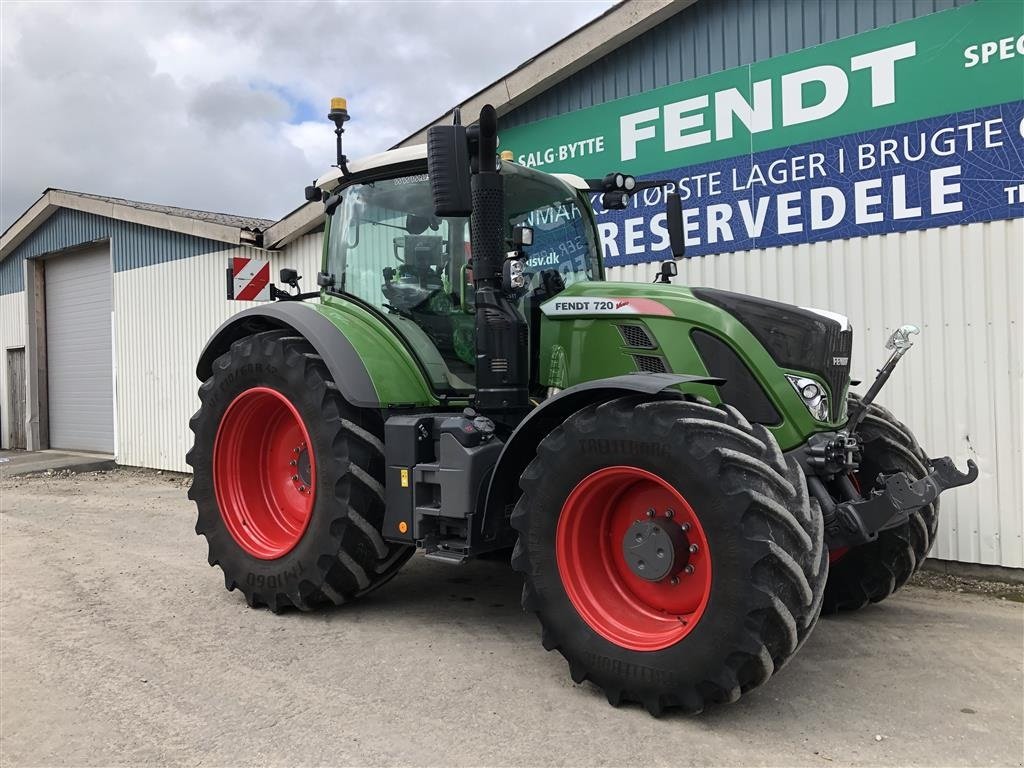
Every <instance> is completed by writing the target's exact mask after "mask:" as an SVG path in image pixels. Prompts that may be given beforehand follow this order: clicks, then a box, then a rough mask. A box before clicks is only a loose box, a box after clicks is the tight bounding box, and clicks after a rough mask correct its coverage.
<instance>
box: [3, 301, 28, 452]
mask: <svg viewBox="0 0 1024 768" xmlns="http://www.w3.org/2000/svg"><path fill="white" fill-rule="evenodd" d="M24 346H25V292H24V291H19V292H18V293H5V294H2V295H0V354H3V355H4V358H5V359H6V354H7V350H8V349H11V348H12V347H24ZM7 411H8V408H7V366H6V365H0V447H2V448H9V447H10V445H8V441H9V440H10V434H11V429H10V426H11V425H10V421H9V419H10V414H9V413H8V412H7Z"/></svg>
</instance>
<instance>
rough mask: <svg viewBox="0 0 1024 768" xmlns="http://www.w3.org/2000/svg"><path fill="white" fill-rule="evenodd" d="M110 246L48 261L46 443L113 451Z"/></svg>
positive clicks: (56, 446) (83, 449) (103, 245)
mask: <svg viewBox="0 0 1024 768" xmlns="http://www.w3.org/2000/svg"><path fill="white" fill-rule="evenodd" d="M110 269H111V266H110V245H109V244H108V243H103V244H102V245H97V246H93V247H90V248H88V249H85V250H82V251H76V252H74V253H69V254H67V255H65V256H57V257H55V258H53V259H49V260H48V261H47V262H46V369H47V376H48V385H47V391H48V392H49V403H50V411H49V423H50V446H51V447H52V448H70V449H76V450H82V451H100V452H102V453H110V454H112V453H113V452H114V372H113V370H112V368H111V366H112V364H113V355H112V354H111V332H110V301H111V296H110V290H111V289H110Z"/></svg>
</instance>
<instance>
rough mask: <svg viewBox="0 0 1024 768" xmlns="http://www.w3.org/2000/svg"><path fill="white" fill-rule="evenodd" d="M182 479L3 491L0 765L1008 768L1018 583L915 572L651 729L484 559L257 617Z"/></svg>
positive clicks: (1017, 737)
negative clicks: (552, 638) (594, 682)
mask: <svg viewBox="0 0 1024 768" xmlns="http://www.w3.org/2000/svg"><path fill="white" fill-rule="evenodd" d="M187 485H188V478H186V477H183V476H180V475H175V474H168V473H163V474H158V473H153V472H147V471H128V470H117V471H113V472H108V473H94V474H84V475H71V474H69V473H66V472H64V473H55V474H53V475H51V476H36V477H27V478H13V479H11V478H9V479H5V480H0V764H2V765H4V766H7V765H10V766H29V765H40V766H42V765H46V766H50V765H115V764H116V765H125V764H132V765H137V764H152V765H244V764H252V763H258V764H268V765H288V766H292V765H323V764H339V765H340V764H344V765H466V766H471V765H587V766H590V765H627V764H628V765H644V766H652V765H672V766H680V765H710V764H720V765H826V764H836V765H897V764H898V765H911V764H913V765H1017V766H1020V765H1024V736H1022V716H1024V711H1022V710H1024V700H1022V693H1021V691H1022V661H1021V659H1022V656H1021V651H1022V648H1024V605H1022V604H1021V602H1020V601H1021V600H1024V587H1022V586H1021V585H995V584H992V583H988V582H978V581H975V580H967V579H958V578H956V577H952V576H948V575H944V574H936V573H927V574H922V575H920V576H919V577H918V578H917V579H916V581H915V584H914V585H912V586H909V587H907V588H906V589H904V590H903V591H902V592H901V593H900V594H899V595H897V596H896V597H894V598H892V599H890V600H888V601H886V602H885V603H883V604H882V605H879V606H874V607H872V608H870V609H867V610H864V611H862V612H860V613H858V614H855V615H848V616H843V617H840V618H837V619H829V620H823V621H822V622H821V623H820V624H819V625H818V627H817V629H816V630H815V632H814V634H813V635H812V636H811V638H810V640H808V642H807V644H806V645H805V646H804V648H803V649H802V650H801V651H800V653H799V654H798V655H797V656H796V658H795V659H794V660H793V662H792V663H791V664H790V665H789V666H788V667H787V668H786V669H785V670H783V671H782V672H780V673H779V674H778V675H777V676H776V677H775V678H773V679H772V680H771V681H770V682H769V683H768V684H767V685H766V686H764V687H763V688H761V689H759V690H758V691H756V692H754V693H753V694H751V695H749V696H747V697H744V699H742V700H741V701H740V702H739V703H738V704H735V705H732V706H728V707H720V708H717V709H714V710H712V711H709V712H707V713H705V714H704V715H702V716H699V717H696V718H687V717H684V716H679V715H674V716H668V717H665V718H662V719H660V720H655V719H653V718H651V717H649V716H648V715H647V714H646V713H645V712H643V711H642V710H640V709H638V708H634V707H624V708H622V709H612V708H611V707H609V706H608V705H607V704H606V703H605V701H604V698H603V696H602V695H601V694H600V693H599V692H598V691H596V690H595V689H593V688H592V687H590V686H589V685H582V686H577V685H574V684H573V683H572V681H571V680H570V679H569V677H568V671H567V669H566V667H565V664H564V663H563V661H562V660H561V657H560V656H558V655H557V654H548V653H545V652H544V651H543V649H541V647H540V642H539V638H538V631H537V627H536V625H535V621H534V620H533V618H532V617H528V616H524V615H523V614H522V612H521V611H520V610H519V606H518V600H519V584H518V581H517V579H516V577H515V576H514V574H512V573H511V572H510V571H509V569H508V568H507V566H506V565H505V564H503V563H501V562H497V561H482V562H475V563H470V564H468V565H466V566H463V567H461V568H452V567H450V566H444V565H440V564H435V563H430V562H427V561H424V560H423V559H422V558H414V559H413V561H412V562H410V564H409V565H408V566H407V567H406V568H405V569H404V570H403V571H402V572H401V573H400V574H399V576H398V577H397V578H396V579H395V580H394V581H393V582H392V583H391V584H389V585H388V586H386V587H385V588H383V589H382V590H380V591H379V592H377V593H375V594H374V595H373V596H371V597H369V598H367V599H366V600H364V601H362V602H359V603H356V604H354V605H351V606H346V607H343V608H339V609H333V610H328V611H323V612H320V613H315V614H297V613H294V614H289V615H284V616H274V615H272V614H270V613H268V612H266V611H253V610H250V609H248V608H247V607H246V606H245V603H244V601H243V600H242V599H241V597H240V595H239V594H238V593H237V592H236V593H228V592H226V591H225V590H224V589H223V581H222V578H221V576H220V571H219V570H214V569H211V568H209V567H208V566H207V565H206V548H205V544H204V542H203V541H202V540H201V539H199V538H198V537H196V536H195V535H194V533H193V531H192V526H193V523H194V512H193V508H192V505H191V504H190V503H189V502H188V501H187V499H186V498H185V490H186V488H187Z"/></svg>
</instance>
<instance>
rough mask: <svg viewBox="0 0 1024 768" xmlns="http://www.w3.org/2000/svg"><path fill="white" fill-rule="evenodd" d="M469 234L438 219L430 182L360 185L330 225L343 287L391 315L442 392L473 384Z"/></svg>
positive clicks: (459, 223) (333, 264) (459, 224)
mask: <svg viewBox="0 0 1024 768" xmlns="http://www.w3.org/2000/svg"><path fill="white" fill-rule="evenodd" d="M468 230H469V224H468V219H464V218H438V217H436V216H434V214H433V206H432V199H431V196H430V188H429V184H428V182H427V178H426V176H420V177H411V178H403V179H392V180H385V181H378V182H372V183H366V184H360V185H354V186H352V187H350V188H348V189H347V190H345V191H344V192H343V193H342V205H341V207H340V208H339V209H338V210H337V211H336V212H335V214H334V216H333V217H332V220H331V232H330V239H329V248H328V251H329V253H328V269H329V271H331V272H333V273H334V275H335V278H336V281H337V284H338V286H339V287H340V288H341V290H342V291H343V292H345V293H348V294H351V295H353V296H355V297H357V298H358V299H361V300H362V301H364V302H366V303H368V304H371V305H373V306H374V307H376V308H377V309H378V310H380V311H381V312H382V313H383V314H385V315H387V316H388V319H389V320H390V321H392V324H393V325H395V326H396V327H397V328H398V330H399V331H400V332H401V333H402V334H403V336H405V338H406V339H407V341H409V343H410V345H411V346H412V347H413V349H414V350H415V352H416V353H417V355H418V356H419V358H420V360H421V362H423V363H424V367H425V368H426V369H427V371H428V374H429V375H430V377H431V379H432V380H433V382H434V384H435V386H436V387H438V388H439V389H455V390H462V389H471V388H472V384H473V380H474V378H475V377H474V375H473V361H474V349H473V317H472V314H471V312H472V307H473V302H472V296H471V290H472V289H471V288H468V286H471V285H472V273H471V270H470V267H469V265H468ZM467 280H468V286H467ZM467 288H468V290H467Z"/></svg>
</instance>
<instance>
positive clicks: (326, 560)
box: [187, 331, 413, 611]
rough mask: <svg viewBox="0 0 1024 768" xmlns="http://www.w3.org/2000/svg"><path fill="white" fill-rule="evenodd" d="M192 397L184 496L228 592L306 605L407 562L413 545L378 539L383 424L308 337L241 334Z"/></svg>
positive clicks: (376, 579) (377, 582)
mask: <svg viewBox="0 0 1024 768" xmlns="http://www.w3.org/2000/svg"><path fill="white" fill-rule="evenodd" d="M199 399H200V402H201V406H200V409H199V411H198V412H197V413H196V414H195V416H193V417H192V421H191V423H190V426H191V428H192V431H193V432H194V433H195V443H194V445H193V447H192V450H191V451H189V454H188V457H187V461H188V463H189V464H190V465H191V466H192V469H193V473H194V474H193V479H192V488H191V489H190V490H189V498H190V499H192V500H193V501H195V503H196V506H197V507H198V509H199V517H198V520H197V522H196V533H198V534H200V535H202V536H205V537H206V539H207V542H208V544H209V562H210V565H219V566H220V567H221V569H223V571H224V584H225V586H226V587H227V588H228V589H229V590H234V589H239V590H241V592H242V593H243V594H244V595H245V599H246V601H247V602H248V603H249V605H251V606H254V607H255V606H260V605H267V606H269V607H270V609H271V610H273V611H279V610H281V609H283V608H288V607H295V608H299V609H302V610H309V609H311V608H314V607H316V606H318V605H322V604H330V603H333V604H339V603H343V602H345V601H347V600H349V599H351V598H353V597H357V596H359V595H363V594H365V593H367V592H369V591H370V590H372V589H376V588H377V587H379V586H381V585H382V584H384V583H385V582H387V581H388V580H389V579H390V578H391V577H392V576H394V575H395V573H396V572H397V571H398V569H399V568H400V567H401V565H402V564H403V563H404V562H405V561H406V560H408V559H409V557H410V556H411V554H412V552H413V549H412V548H411V547H406V546H401V545H395V544H390V543H388V542H386V541H384V539H383V537H382V536H381V530H380V529H381V524H382V522H383V519H384V486H383V475H384V446H383V443H382V442H381V438H380V435H381V432H382V431H383V429H382V427H383V425H382V424H381V421H380V418H379V417H378V416H377V415H376V414H374V413H372V412H368V411H364V410H360V409H357V408H353V407H352V406H351V405H349V404H348V403H347V402H345V400H344V399H343V398H342V397H341V395H340V394H339V392H338V389H337V387H336V386H335V384H334V382H333V381H332V380H331V377H330V373H329V372H328V370H327V366H326V365H324V362H323V360H322V359H321V358H320V356H319V355H317V354H316V351H315V350H314V348H313V347H312V346H311V345H310V344H309V343H308V342H307V341H306V340H305V339H303V338H302V337H301V336H296V335H294V334H291V333H288V332H286V331H266V332H263V333H257V334H253V335H251V336H246V337H244V338H242V339H239V340H238V341H236V342H235V343H234V344H232V345H231V349H230V350H229V351H227V352H225V353H224V354H223V355H221V356H220V357H218V358H217V359H216V360H215V361H214V363H213V374H212V375H211V376H210V378H209V379H207V380H206V381H205V382H203V385H202V386H201V387H200V388H199Z"/></svg>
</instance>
